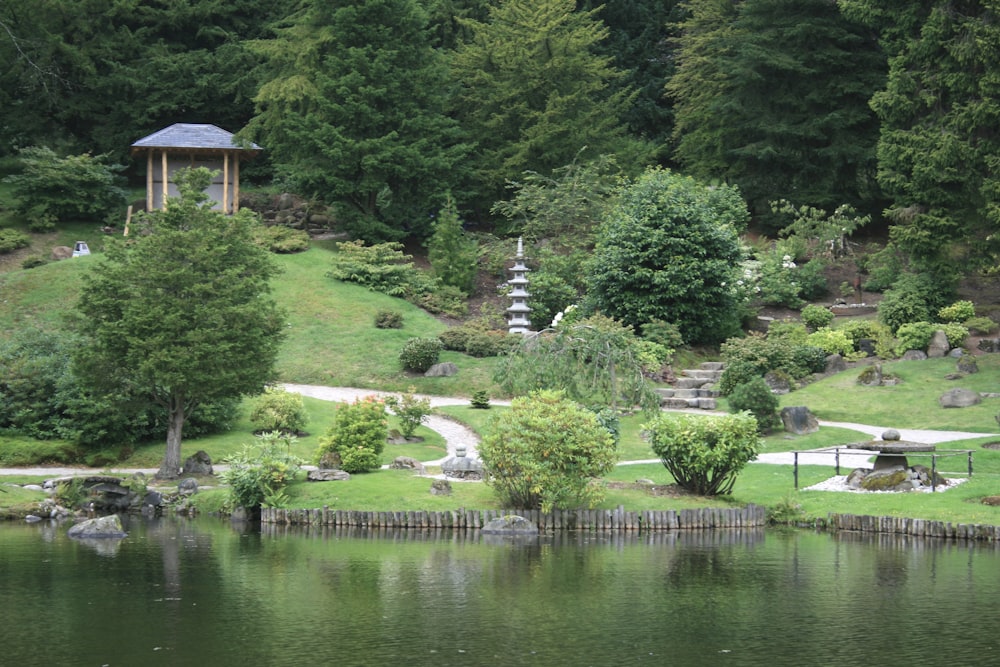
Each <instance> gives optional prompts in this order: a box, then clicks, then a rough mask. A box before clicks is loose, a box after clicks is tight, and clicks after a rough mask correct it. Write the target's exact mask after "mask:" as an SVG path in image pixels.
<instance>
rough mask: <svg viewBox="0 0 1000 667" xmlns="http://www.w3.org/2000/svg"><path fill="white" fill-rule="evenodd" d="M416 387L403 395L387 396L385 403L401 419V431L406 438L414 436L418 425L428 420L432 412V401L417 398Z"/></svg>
mask: <svg viewBox="0 0 1000 667" xmlns="http://www.w3.org/2000/svg"><path fill="white" fill-rule="evenodd" d="M414 391H416V388H415V387H410V390H409V391H408V392H406V393H405V394H403V395H402V396H387V397H386V399H385V404H386V405H387V406H388V407H389V409H390V410H392V412H393V414H395V415H396V417H397V418H398V419H399V431H400V433H402V434H403V437H404V438H412V437H413V434H414V433H415V432H416V430H417V427H418V426H420V425H421V424H422V423H423V422H425V421H427V417H429V416H430V414H431V401H430V399H428V398H417V397H416V396H414V395H413V392H414Z"/></svg>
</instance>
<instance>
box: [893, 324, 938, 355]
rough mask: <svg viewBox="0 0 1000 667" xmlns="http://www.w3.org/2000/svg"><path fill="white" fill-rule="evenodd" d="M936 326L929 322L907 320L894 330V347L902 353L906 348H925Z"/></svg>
mask: <svg viewBox="0 0 1000 667" xmlns="http://www.w3.org/2000/svg"><path fill="white" fill-rule="evenodd" d="M936 330H937V327H936V326H935V325H933V324H931V323H930V322H909V323H907V324H903V325H901V326H900V327H899V330H898V331H897V332H896V338H898V339H899V340H898V342H897V345H896V349H897V350H898V351H899V352H900V353H902V352H905V351H907V350H926V349H927V346H928V345H930V342H931V338H933V337H934V332H935V331H936Z"/></svg>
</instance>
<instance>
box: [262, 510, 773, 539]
mask: <svg viewBox="0 0 1000 667" xmlns="http://www.w3.org/2000/svg"><path fill="white" fill-rule="evenodd" d="M511 514H516V515H518V516H522V517H524V518H525V519H527V520H529V521H531V522H532V523H534V524H535V525H537V526H538V528H539V529H540V530H582V531H641V532H645V531H661V530H690V529H706V528H752V527H760V526H764V525H765V524H766V523H767V512H766V511H765V509H764V508H763V507H761V506H759V505H747V506H746V507H743V508H728V507H727V508H720V507H706V508H700V509H686V510H642V511H626V510H625V508H624V507H618V508H617V509H614V510H554V511H553V512H550V513H546V514H543V513H542V512H540V511H538V510H524V511H515V510H467V509H458V510H446V511H443V512H431V511H424V510H410V511H406V512H373V511H356V510H340V509H337V510H333V509H330V508H329V507H323V508H322V509H298V510H288V509H275V508H263V509H261V511H260V522H261V523H262V524H285V525H305V526H334V527H355V528H420V529H424V528H458V529H469V528H473V529H475V528H482V527H483V526H484V525H486V524H487V523H488V522H489V521H490V520H491V519H498V518H501V517H503V516H507V515H511Z"/></svg>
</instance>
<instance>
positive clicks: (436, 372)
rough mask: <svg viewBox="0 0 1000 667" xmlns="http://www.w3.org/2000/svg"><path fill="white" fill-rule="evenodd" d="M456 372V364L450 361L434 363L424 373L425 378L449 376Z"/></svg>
mask: <svg viewBox="0 0 1000 667" xmlns="http://www.w3.org/2000/svg"><path fill="white" fill-rule="evenodd" d="M457 373H458V366H456V365H455V364H454V363H452V362H450V361H445V362H443V363H440V364H434V365H433V366H431V367H430V368H428V369H427V371H426V372H425V373H424V377H427V378H449V377H451V376H452V375H456V374H457Z"/></svg>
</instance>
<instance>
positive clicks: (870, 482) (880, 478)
mask: <svg viewBox="0 0 1000 667" xmlns="http://www.w3.org/2000/svg"><path fill="white" fill-rule="evenodd" d="M908 479H909V474H908V473H907V472H906V471H905V470H896V471H895V472H892V473H890V474H887V475H869V476H867V477H865V478H864V479H863V480H861V488H862V489H864V490H865V491H892V490H895V489H896V487H897V486H899V485H900V484H903V483H904V482H906V481H907V480H908Z"/></svg>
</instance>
